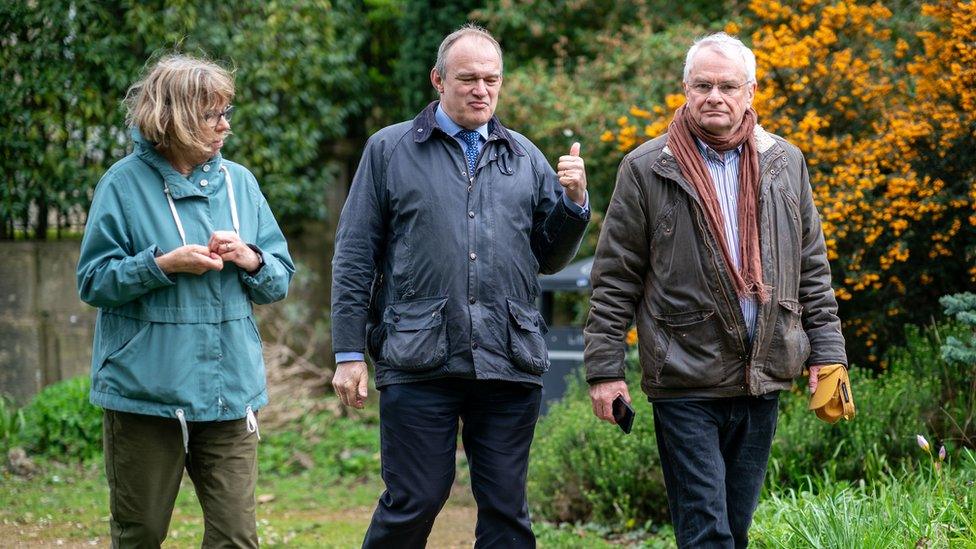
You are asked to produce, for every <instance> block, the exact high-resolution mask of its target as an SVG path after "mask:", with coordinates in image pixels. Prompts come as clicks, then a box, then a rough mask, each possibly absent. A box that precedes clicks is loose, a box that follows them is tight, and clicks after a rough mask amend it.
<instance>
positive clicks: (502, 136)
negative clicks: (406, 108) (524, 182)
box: [413, 101, 525, 156]
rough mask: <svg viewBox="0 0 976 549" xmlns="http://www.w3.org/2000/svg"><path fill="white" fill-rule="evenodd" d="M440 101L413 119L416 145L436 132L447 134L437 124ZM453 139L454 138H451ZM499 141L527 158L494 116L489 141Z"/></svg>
mask: <svg viewBox="0 0 976 549" xmlns="http://www.w3.org/2000/svg"><path fill="white" fill-rule="evenodd" d="M438 103H439V101H433V102H431V103H430V104H429V105H427V107H426V108H424V110H422V111H420V114H418V115H417V117H416V118H414V119H413V140H414V142H416V143H423V142H425V141H427V140H428V139H430V136H431V135H433V134H434V131H439V132H441V133H443V134H444V135H447V132H445V131H444V129H443V128H441V127H440V125H438V124H437V117H436V116H435V112H436V111H437V104H438ZM449 137H452V136H449ZM495 139H497V140H499V141H502V142H503V143H505V145H506V146H507V147H508V148H509V150H511V151H512V152H513V153H515V154H517V155H518V156H525V150H524V149H522V146H521V145H519V143H518V141H516V140H515V137H514V136H513V135H512V133H511V132H509V131H508V129H506V128H505V126H502V123H501V122H500V121H499V120H498V117H497V116H494V115H492V117H491V120H489V121H488V141H493V140H495Z"/></svg>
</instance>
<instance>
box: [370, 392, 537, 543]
mask: <svg viewBox="0 0 976 549" xmlns="http://www.w3.org/2000/svg"><path fill="white" fill-rule="evenodd" d="M541 395H542V391H541V388H540V387H538V386H530V385H525V384H520V383H512V382H505V381H478V380H473V379H456V378H445V379H437V380H432V381H423V382H416V383H404V384H398V385H390V386H387V387H384V388H383V389H382V390H381V391H380V459H381V462H382V475H383V481H384V482H385V483H386V490H385V491H384V492H383V494H382V495H381V496H380V499H379V502H378V504H377V506H376V511H375V512H374V513H373V520H372V522H371V523H370V526H369V529H368V530H367V531H366V539H365V540H364V541H363V547H366V548H387V547H397V548H401V547H402V548H410V547H424V546H425V545H426V543H427V536H428V535H430V530H431V527H433V525H434V518H435V517H436V516H437V513H439V512H440V510H441V508H442V507H443V506H444V503H445V502H446V501H447V497H448V496H449V495H450V491H451V485H452V484H453V482H454V469H455V454H456V452H457V432H458V420H459V419H460V420H461V422H463V427H462V429H461V440H462V442H463V444H464V451H465V454H466V455H467V458H468V467H469V469H470V471H471V491H472V492H473V493H474V498H475V501H476V502H477V504H478V523H477V526H476V527H475V547H477V548H482V547H535V536H534V535H533V534H532V527H531V524H530V523H529V509H528V504H527V502H526V498H525V477H526V473H527V470H528V463H529V446H530V445H531V444H532V436H533V434H534V433H535V424H536V420H538V418H539V404H540V401H541Z"/></svg>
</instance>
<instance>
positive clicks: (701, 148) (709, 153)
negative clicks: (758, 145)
mask: <svg viewBox="0 0 976 549" xmlns="http://www.w3.org/2000/svg"><path fill="white" fill-rule="evenodd" d="M695 145H698V152H700V153H701V155H702V156H704V157H705V158H709V159H712V160H715V161H718V162H722V163H723V164H724V163H725V162H728V161H729V160H731V159H732V156H730V155H735V156H739V155H741V154H742V145H739V146H738V147H736V148H734V149H732V150H729V151H726V153H727V154H724V155H723V154H719V152H718V151H716V150H715V149H713V148H711V147H709V146H708V145H707V144H706V143H705V142H704V141H702V140H701V139H698V138H697V137H695Z"/></svg>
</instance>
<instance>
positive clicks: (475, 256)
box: [468, 252, 478, 261]
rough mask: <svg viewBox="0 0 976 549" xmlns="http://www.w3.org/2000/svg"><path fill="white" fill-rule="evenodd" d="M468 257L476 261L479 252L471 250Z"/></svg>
mask: <svg viewBox="0 0 976 549" xmlns="http://www.w3.org/2000/svg"><path fill="white" fill-rule="evenodd" d="M468 257H470V258H471V261H474V260H475V259H478V254H476V253H474V252H471V253H469V254H468Z"/></svg>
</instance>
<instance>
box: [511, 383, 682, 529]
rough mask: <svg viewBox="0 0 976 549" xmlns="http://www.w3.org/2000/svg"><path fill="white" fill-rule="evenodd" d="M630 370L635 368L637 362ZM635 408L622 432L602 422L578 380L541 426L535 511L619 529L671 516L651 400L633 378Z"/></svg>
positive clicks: (532, 480)
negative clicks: (627, 429) (629, 426)
mask: <svg viewBox="0 0 976 549" xmlns="http://www.w3.org/2000/svg"><path fill="white" fill-rule="evenodd" d="M630 370H631V371H632V372H633V373H634V374H636V373H637V371H638V369H637V368H636V366H635V367H632V368H630ZM630 386H631V396H632V397H633V406H634V410H635V412H636V414H637V416H636V418H635V420H634V427H633V431H632V432H631V434H630V435H624V434H623V433H622V432H621V431H620V430H619V429H617V428H616V427H614V426H612V425H610V424H608V423H604V422H602V421H600V420H598V419H597V418H596V417H595V416H594V415H593V411H592V408H591V406H590V400H589V397H587V394H586V383H585V382H584V381H583V380H582V379H581V378H579V377H578V378H577V379H575V380H574V381H572V382H571V383H570V386H569V388H568V389H567V392H566V396H565V397H564V398H563V400H562V401H560V402H558V403H556V404H554V405H553V406H552V407H551V408H550V409H549V412H548V413H547V414H546V416H545V417H544V418H542V420H541V421H540V422H539V425H538V427H537V429H536V437H535V442H534V443H533V446H532V452H531V455H530V462H529V479H528V491H529V501H530V503H531V504H532V506H533V509H534V514H535V516H536V517H538V518H542V519H545V520H549V521H554V522H591V521H592V522H599V523H602V524H606V525H611V526H614V527H616V528H621V529H627V530H630V529H634V528H637V527H644V526H646V522H647V521H664V520H666V518H667V516H668V506H667V495H666V493H665V491H664V479H663V477H662V475H661V467H660V465H659V458H658V453H657V447H656V445H655V441H654V420H653V415H652V413H651V406H650V404H649V403H648V402H647V399H646V398H644V397H643V393H641V391H640V389H639V388H638V385H637V383H635V382H633V381H631V383H630Z"/></svg>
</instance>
